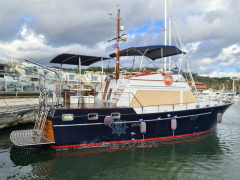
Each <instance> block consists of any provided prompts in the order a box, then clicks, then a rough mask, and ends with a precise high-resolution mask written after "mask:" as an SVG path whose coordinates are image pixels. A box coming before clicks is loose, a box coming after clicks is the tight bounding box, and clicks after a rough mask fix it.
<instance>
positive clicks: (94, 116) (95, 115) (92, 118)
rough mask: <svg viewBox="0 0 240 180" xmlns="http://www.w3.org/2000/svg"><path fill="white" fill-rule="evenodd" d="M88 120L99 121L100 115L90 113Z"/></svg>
mask: <svg viewBox="0 0 240 180" xmlns="http://www.w3.org/2000/svg"><path fill="white" fill-rule="evenodd" d="M88 120H98V113H89V114H88Z"/></svg>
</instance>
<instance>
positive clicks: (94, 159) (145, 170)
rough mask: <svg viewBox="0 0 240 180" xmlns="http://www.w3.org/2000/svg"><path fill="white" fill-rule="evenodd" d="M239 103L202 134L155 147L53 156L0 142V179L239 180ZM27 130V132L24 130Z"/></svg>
mask: <svg viewBox="0 0 240 180" xmlns="http://www.w3.org/2000/svg"><path fill="white" fill-rule="evenodd" d="M239 107H240V103H239V104H237V103H236V104H234V105H233V106H232V107H231V108H230V109H229V110H228V111H227V112H226V113H225V114H224V118H223V122H222V123H221V124H220V125H219V126H218V128H217V129H216V130H213V131H211V132H209V133H207V134H204V135H201V136H197V137H192V138H187V139H186V138H185V139H178V140H171V141H162V142H159V143H158V146H157V147H144V148H143V147H138V146H135V147H134V148H131V147H128V146H126V147H121V148H118V149H111V148H99V149H85V150H71V151H57V152H55V151H53V150H52V149H50V148H49V147H46V146H42V147H35V148H34V147H29V148H16V147H12V143H11V142H10V140H9V134H10V130H5V131H4V133H3V134H1V137H0V159H1V160H0V175H1V178H3V179H137V178H138V179H240V175H239V173H238V171H239V166H240V143H239V139H240V130H239V128H240V118H239V113H238V109H239ZM27 128H28V127H27Z"/></svg>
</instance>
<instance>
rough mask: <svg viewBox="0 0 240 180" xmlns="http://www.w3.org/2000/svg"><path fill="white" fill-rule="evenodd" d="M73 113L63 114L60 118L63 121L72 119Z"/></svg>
mask: <svg viewBox="0 0 240 180" xmlns="http://www.w3.org/2000/svg"><path fill="white" fill-rule="evenodd" d="M73 119H74V115H73V114H63V115H62V120H63V121H73Z"/></svg>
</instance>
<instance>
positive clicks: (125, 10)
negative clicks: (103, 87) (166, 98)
mask: <svg viewBox="0 0 240 180" xmlns="http://www.w3.org/2000/svg"><path fill="white" fill-rule="evenodd" d="M116 5H119V6H118V7H119V8H120V12H121V25H123V26H124V31H123V32H122V33H127V34H128V40H127V41H126V42H121V43H120V50H121V49H125V48H128V47H133V46H135V47H137V46H146V45H158V44H164V0H128V1H126V0H111V1H109V0H91V1H89V0H68V1H66V0H21V1H19V0H17V1H16V0H7V1H6V0H0V27H1V28H0V61H2V62H6V61H12V60H13V61H24V59H26V58H30V59H32V60H33V61H36V62H38V63H40V64H43V65H48V62H49V61H50V60H51V59H52V58H53V57H55V56H57V55H58V54H61V53H73V54H83V55H93V56H104V57H107V56H108V55H109V54H111V53H114V48H113V47H112V45H113V44H114V43H115V42H114V41H111V42H108V40H110V39H112V38H114V37H115V36H116V35H115V31H116V21H115V20H114V18H116V11H117V6H116ZM239 9H240V1H238V0H208V1H202V0H175V1H174V0H168V9H167V11H168V15H169V16H170V17H171V19H172V41H171V42H172V45H176V46H177V47H178V48H180V49H183V50H184V51H185V52H186V53H187V59H188V63H189V65H190V67H191V71H192V72H194V73H198V74H199V75H206V76H215V77H223V76H233V75H234V76H238V75H237V74H238V73H239V72H240V62H239V58H240V33H239V32H240V13H239ZM108 13H112V14H113V15H112V18H110V17H109V16H108ZM176 27H177V28H176ZM166 29H167V30H169V28H168V27H167V28H166ZM178 34H179V35H180V37H181V40H182V44H183V47H182V46H180V44H179V42H177V41H176V40H175V39H178V36H177V35H178ZM120 62H121V65H122V66H124V67H132V63H133V58H132V57H130V58H122V59H121V61H120ZM147 62H148V61H146V60H145V59H144V65H146V64H147ZM159 62H160V61H159ZM172 62H176V64H177V63H178V65H179V64H180V61H178V59H176V60H175V59H173V60H172ZM139 64H140V59H139V58H136V59H135V61H134V67H136V68H137V67H139ZM159 64H160V63H159ZM96 65H98V64H96ZM104 65H105V66H109V65H110V66H114V61H111V62H108V61H106V62H105V63H104Z"/></svg>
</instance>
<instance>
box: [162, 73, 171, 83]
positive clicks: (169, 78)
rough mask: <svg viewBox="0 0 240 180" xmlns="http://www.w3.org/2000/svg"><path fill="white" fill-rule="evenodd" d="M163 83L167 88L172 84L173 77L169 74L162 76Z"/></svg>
mask: <svg viewBox="0 0 240 180" xmlns="http://www.w3.org/2000/svg"><path fill="white" fill-rule="evenodd" d="M163 82H164V84H166V85H167V86H169V85H171V84H172V83H173V77H172V75H171V74H166V75H165V76H163Z"/></svg>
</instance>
